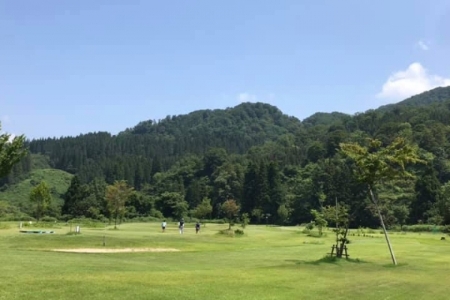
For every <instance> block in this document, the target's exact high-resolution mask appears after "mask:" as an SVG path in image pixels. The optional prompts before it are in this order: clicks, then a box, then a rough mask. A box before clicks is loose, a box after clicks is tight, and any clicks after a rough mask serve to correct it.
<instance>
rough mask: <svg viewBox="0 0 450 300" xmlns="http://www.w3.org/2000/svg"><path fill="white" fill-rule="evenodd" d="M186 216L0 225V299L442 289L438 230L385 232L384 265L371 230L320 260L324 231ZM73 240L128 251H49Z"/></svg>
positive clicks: (441, 295)
mask: <svg viewBox="0 0 450 300" xmlns="http://www.w3.org/2000/svg"><path fill="white" fill-rule="evenodd" d="M15 225H16V224H12V225H11V226H15ZM193 225H194V224H187V226H186V230H185V233H184V235H180V234H179V233H178V230H177V228H176V226H175V225H174V224H169V226H168V229H167V230H166V232H165V233H161V232H160V228H159V224H156V223H151V224H149V223H136V224H123V225H121V226H120V228H119V230H112V229H111V228H110V227H108V228H106V229H98V228H96V229H87V228H82V233H81V234H79V235H68V234H67V233H68V231H69V227H67V226H61V227H60V228H55V229H52V230H54V231H55V233H54V234H20V233H19V230H18V228H10V229H3V230H0V248H1V249H0V250H1V255H0V266H1V272H0V291H1V292H0V299H27V300H30V299H197V300H198V299H448V298H449V294H448V293H449V290H448V282H449V280H450V275H449V268H450V263H449V262H450V241H449V239H448V238H447V240H444V241H441V240H440V237H441V234H413V233H407V234H400V233H391V240H392V243H393V246H394V250H395V253H396V255H397V259H398V262H399V265H398V266H397V267H393V266H392V265H391V260H390V256H389V252H388V249H387V246H386V243H385V240H384V238H383V236H382V235H381V234H380V233H379V232H378V231H377V232H376V233H374V234H371V235H370V236H359V237H358V236H350V240H351V243H350V244H349V245H348V247H349V254H350V255H351V259H350V260H349V261H345V260H343V261H339V262H337V263H336V262H329V261H326V260H323V261H321V260H320V259H322V258H323V257H324V255H325V254H326V253H327V252H329V251H330V248H331V245H332V244H333V233H332V232H331V231H327V232H326V233H327V237H325V238H313V237H308V236H307V235H305V234H303V233H302V228H300V227H266V226H248V227H247V228H246V229H245V235H244V236H240V237H227V236H224V235H219V234H217V233H218V231H219V230H221V229H225V228H227V225H217V224H208V225H207V226H206V227H204V228H202V230H201V232H200V233H199V234H195V230H194V226H193ZM353 232H355V233H356V231H353ZM103 236H105V237H106V245H105V246H103V245H102V243H103ZM82 248H88V249H99V250H100V249H102V248H107V249H135V250H137V251H131V252H130V251H128V252H127V253H125V252H123V253H114V252H113V251H109V253H65V252H57V251H54V250H55V249H60V250H62V249H66V250H67V249H82ZM139 249H153V251H143V252H139ZM155 249H162V250H160V251H158V250H155ZM164 249H172V251H164ZM155 251H157V252H155Z"/></svg>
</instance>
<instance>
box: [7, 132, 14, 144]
mask: <svg viewBox="0 0 450 300" xmlns="http://www.w3.org/2000/svg"><path fill="white" fill-rule="evenodd" d="M15 137H16V135H15V134H13V133H11V135H10V136H9V139H8V142H10V143H11V142H12V141H13V140H14V138H15Z"/></svg>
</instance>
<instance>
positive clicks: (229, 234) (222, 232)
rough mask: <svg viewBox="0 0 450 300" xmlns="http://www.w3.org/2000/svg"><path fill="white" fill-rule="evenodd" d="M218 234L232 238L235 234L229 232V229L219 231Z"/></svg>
mask: <svg viewBox="0 0 450 300" xmlns="http://www.w3.org/2000/svg"><path fill="white" fill-rule="evenodd" d="M236 230H239V229H236ZM242 232H243V231H242ZM218 233H219V234H220V235H226V236H230V237H233V236H234V234H235V232H234V231H233V230H230V229H222V230H219V232H218Z"/></svg>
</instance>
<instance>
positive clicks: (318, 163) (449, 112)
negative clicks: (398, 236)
mask: <svg viewBox="0 0 450 300" xmlns="http://www.w3.org/2000/svg"><path fill="white" fill-rule="evenodd" d="M439 91H441V92H442V91H444V92H445V93H447V89H443V90H442V89H441V90H439ZM439 91H438V92H439ZM431 95H432V96H433V97H437V96H436V93H433V94H431ZM422 97H423V99H422V100H421V99H417V97H416V98H414V105H405V103H403V104H400V105H397V106H389V107H384V108H382V109H379V110H370V111H367V112H365V113H359V114H355V115H353V116H350V115H346V114H340V113H332V114H324V113H322V114H315V115H313V116H311V117H310V118H308V119H305V120H303V121H302V122H301V121H299V120H298V119H296V118H292V117H288V116H286V115H283V114H282V113H281V112H280V111H279V110H278V109H277V108H275V107H273V106H270V105H268V104H262V103H258V104H250V103H244V104H241V105H239V106H237V107H234V108H230V109H226V110H215V111H212V110H205V111H198V112H194V113H191V114H188V115H182V116H172V117H167V118H165V119H164V120H160V121H146V122H142V123H140V124H138V125H137V126H135V127H134V128H131V129H127V130H125V131H124V132H122V133H120V134H118V135H116V136H114V135H111V134H109V133H101V132H100V133H90V134H85V135H80V136H78V137H62V138H49V139H41V140H33V141H27V142H26V146H27V147H28V148H29V150H30V153H31V154H41V155H43V156H45V157H47V158H48V164H49V165H50V166H51V167H53V168H58V169H62V170H65V171H67V172H70V173H72V174H75V175H76V176H75V177H74V179H73V180H72V184H71V186H70V187H69V190H68V191H67V193H65V195H63V198H64V200H65V202H64V205H63V206H62V207H61V212H60V215H58V216H55V217H63V216H65V217H68V216H71V217H77V216H86V217H90V218H99V219H100V218H104V217H108V218H109V217H110V211H109V210H108V208H107V203H106V200H105V195H106V194H105V191H106V189H107V187H108V186H111V185H113V184H114V182H116V181H121V180H124V181H125V182H126V183H127V185H128V186H129V187H130V188H133V190H134V191H133V192H132V193H131V194H130V197H129V200H127V201H126V204H125V209H124V211H123V214H122V213H121V214H122V215H123V217H124V218H136V217H149V216H151V217H156V218H159V217H163V216H164V217H173V218H179V217H181V216H193V217H195V216H198V215H201V213H197V210H198V211H201V210H202V209H201V207H211V210H210V212H208V214H207V215H206V214H205V216H202V218H224V217H225V213H224V211H223V209H222V206H223V204H224V203H225V201H227V200H234V201H235V202H236V203H237V205H238V206H239V208H240V214H244V213H245V214H247V215H248V217H249V218H250V220H251V222H253V223H265V222H270V223H277V224H301V223H308V222H310V221H311V220H314V219H315V218H316V216H315V215H314V213H312V210H315V211H321V207H326V206H330V205H334V204H335V203H336V201H337V202H342V203H343V204H345V205H346V206H347V207H348V211H351V214H352V217H351V220H350V221H349V222H350V226H367V227H376V226H379V220H378V219H379V218H378V214H377V208H376V207H374V205H373V203H372V202H373V201H371V198H370V195H369V194H368V192H367V189H366V188H367V186H366V185H364V184H362V183H361V181H360V180H358V178H357V176H356V175H355V172H354V170H355V168H356V165H355V161H353V160H351V159H349V158H348V157H346V156H344V155H343V154H342V152H341V146H340V145H341V144H355V145H360V146H362V147H368V149H369V150H370V149H371V146H370V145H371V144H370V143H371V142H370V141H377V143H379V146H380V147H382V148H386V147H388V146H389V145H391V144H392V143H393V142H394V141H396V139H397V138H402V139H403V140H404V141H405V142H406V143H407V144H408V145H413V146H417V153H418V157H419V158H420V160H423V161H424V162H425V163H423V164H417V165H414V166H408V171H409V172H410V173H411V174H412V175H414V176H412V177H409V178H395V179H392V180H388V181H386V182H383V184H380V185H378V186H376V187H375V188H374V189H373V193H374V195H376V196H377V198H378V199H380V202H379V207H378V210H379V211H380V213H381V214H382V215H383V217H384V221H385V224H386V226H387V227H390V226H394V225H399V226H402V225H406V224H417V223H430V224H449V222H450V161H449V154H448V153H449V150H450V149H449V148H450V147H449V146H450V144H449V137H450V101H438V102H436V101H430V100H429V97H431V96H430V94H424V95H423V96H422ZM427 97H428V98H427ZM433 99H434V98H433ZM421 101H422V102H421ZM420 103H425V104H424V105H419V104H420ZM33 165H35V162H33V159H32V158H31V156H30V155H28V156H26V157H24V158H23V159H22V160H21V161H20V163H18V164H17V165H16V166H15V167H14V168H13V169H12V172H11V174H10V175H9V176H7V177H5V178H3V179H2V185H3V187H4V188H5V187H7V186H8V185H11V184H14V183H15V182H17V181H18V180H20V178H23V176H26V173H27V172H29V171H30V170H31V169H33V167H35V166H33ZM207 211H208V210H207Z"/></svg>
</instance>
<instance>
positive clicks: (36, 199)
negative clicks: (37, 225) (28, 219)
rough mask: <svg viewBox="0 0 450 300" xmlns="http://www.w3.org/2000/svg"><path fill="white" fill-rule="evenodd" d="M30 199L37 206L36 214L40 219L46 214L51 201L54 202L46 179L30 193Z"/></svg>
mask: <svg viewBox="0 0 450 300" xmlns="http://www.w3.org/2000/svg"><path fill="white" fill-rule="evenodd" d="M30 201H31V203H33V204H34V205H35V206H36V207H35V216H36V219H37V220H38V221H39V220H40V219H41V217H43V216H44V214H45V212H46V211H47V209H48V207H49V206H50V203H51V202H52V195H51V193H50V188H49V187H48V185H47V183H45V181H41V183H39V184H38V185H37V186H35V187H34V188H33V189H32V190H31V193H30Z"/></svg>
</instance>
